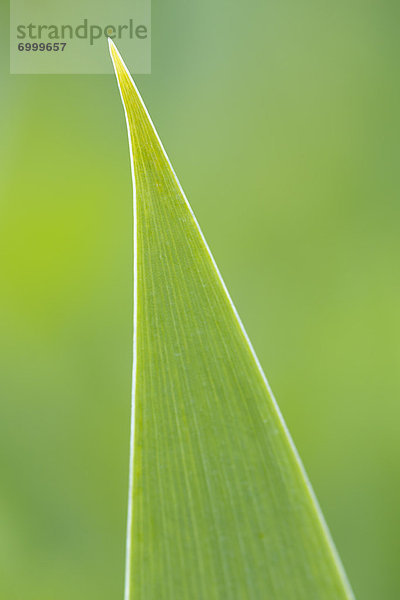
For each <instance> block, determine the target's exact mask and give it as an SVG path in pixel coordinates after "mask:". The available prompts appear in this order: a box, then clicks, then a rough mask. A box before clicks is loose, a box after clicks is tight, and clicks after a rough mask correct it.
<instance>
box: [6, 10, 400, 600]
mask: <svg viewBox="0 0 400 600" xmlns="http://www.w3.org/2000/svg"><path fill="white" fill-rule="evenodd" d="M102 1H103V2H104V0H102ZM1 11H2V12H1V20H0V22H1V44H2V52H1V70H2V71H1V93H0V110H1V132H0V135H1V138H0V139H1V146H0V175H1V180H0V193H1V204H0V330H1V336H0V597H1V598H4V599H7V600H21V599H22V598H23V599H24V600H54V599H57V600H67V599H68V600H71V599H72V598H73V599H74V600H81V599H82V600H83V599H84V600H90V599H96V600H103V599H104V600H106V599H108V600H109V599H111V598H121V597H122V591H123V574H124V543H125V521H126V501H127V474H128V444H129V442H128V437H129V412H130V369H131V360H132V356H131V354H132V351H131V345H132V344H131V338H132V305H131V298H132V250H131V248H132V217H131V212H132V211H131V176H130V171H129V156H128V143H127V135H126V131H125V120H124V116H123V111H122V107H121V103H120V98H119V94H118V90H117V86H116V83H115V81H114V79H113V77H112V76H61V75H60V76H10V75H9V74H8V70H9V64H8V60H9V52H8V36H9V31H8V18H9V16H8V6H7V3H6V2H4V0H2V3H1ZM399 25H400V4H399V3H398V2H393V1H390V0H383V1H379V2H378V1H377V0H375V1H373V0H362V1H361V0H358V1H357V0H338V1H336V2H321V1H317V0H283V1H281V2H271V1H270V0H249V1H248V2H246V3H243V2H238V1H236V2H228V1H227V0H212V1H211V0H203V1H202V2H186V1H184V0H170V1H169V2H162V1H161V0H153V6H152V38H153V44H152V55H153V64H152V75H151V76H141V77H137V83H138V85H139V87H140V90H141V91H142V94H143V97H144V99H145V101H146V102H147V105H148V108H149V110H150V112H151V114H152V116H153V119H154V121H155V123H156V125H157V127H158V129H159V133H160V135H161V138H162V139H163V141H164V143H165V146H166V148H167V151H168V153H169V155H170V158H171V160H172V162H173V164H174V166H175V169H176V171H177V173H178V176H179V177H180V179H181V182H182V184H183V187H184V189H185V190H186V192H187V195H188V197H189V200H190V201H191V204H192V206H193V208H194V210H195V212H196V215H197V217H198V219H199V221H200V224H201V226H202V229H203V231H204V233H205V235H206V237H207V239H208V241H209V244H210V246H211V248H212V250H213V253H214V255H215V257H216V260H217V262H218V264H219V266H220V269H221V271H222V274H223V276H224V278H225V280H226V283H227V285H228V287H229V289H230V291H231V293H232V296H233V299H234V301H235V303H236V305H237V307H238V309H239V312H240V314H241V316H242V318H243V321H244V324H245V326H246V328H247V330H248V332H249V335H250V337H251V339H252V341H253V343H254V346H255V348H256V351H257V353H258V355H259V358H260V360H261V363H262V364H263V366H264V368H265V371H266V373H267V376H268V378H269V380H270V383H271V385H272V388H273V390H274V392H275V394H276V396H277V399H278V401H279V404H280V406H281V408H282V411H283V414H284V416H285V418H286V421H287V423H288V426H289V428H290V430H291V432H292V434H293V437H294V440H295V442H296V444H297V446H298V449H299V451H300V454H301V456H302V457H303V460H304V463H305V466H306V468H307V471H308V473H309V475H310V478H311V481H312V483H313V485H314V488H315V490H316V493H317V495H318V497H319V500H320V503H321V505H322V508H323V511H324V513H325V515H326V518H327V521H328V524H329V526H330V529H331V531H332V534H333V537H334V539H335V541H336V544H337V547H338V549H339V552H340V554H341V556H342V558H343V562H344V565H345V567H346V570H347V572H348V575H349V578H350V580H351V582H352V585H353V588H354V590H355V593H356V595H357V597H358V598H359V599H361V598H362V599H364V600H376V599H377V598H379V599H381V598H382V599H383V598H384V599H386V600H396V599H398V598H399V597H400V573H399V566H398V561H399V556H400V542H399V540H400V516H399V506H400V481H399V459H400V444H399V419H400V404H399V391H400V376H399V362H400V327H399V318H398V314H399V300H400V277H399V256H400V235H399V233H400V223H399V216H400V215H399V213H400V170H399V154H400V152H399V151H400V148H399V144H400V141H399V140H400V116H399V107H400V69H399V61H400V36H399Z"/></svg>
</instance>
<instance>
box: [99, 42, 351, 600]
mask: <svg viewBox="0 0 400 600" xmlns="http://www.w3.org/2000/svg"><path fill="white" fill-rule="evenodd" d="M110 50H111V56H112V59H113V63H114V67H115V71H116V75H117V80H118V85H119V88H120V92H121V97H122V101H123V105H124V109H125V115H126V120H127V125H128V135H129V141H130V150H131V160H132V175H133V181H134V199H135V202H134V205H135V342H134V345H135V349H134V355H135V361H134V385H133V387H134V394H133V396H134V400H135V407H134V411H133V423H134V435H133V434H132V457H133V461H132V465H131V489H130V511H131V512H130V517H129V523H128V544H127V545H128V552H127V578H126V600H139V599H146V600H152V599H153V598H154V599H155V598H162V599H164V598H165V600H172V599H176V598H182V599H186V598H199V599H200V598H201V599H202V598H204V599H206V598H207V599H208V598H210V599H215V600H220V599H222V598H232V599H234V598H238V599H240V598H249V599H251V600H253V599H254V600H255V599H261V598H273V599H276V600H281V599H282V600H283V599H287V600H291V599H293V600H294V599H301V600H302V599H303V598H304V600H306V599H307V600H310V599H313V598H315V599H317V598H318V599H326V600H331V599H332V600H333V599H335V600H336V599H337V600H339V599H345V598H347V599H348V598H352V593H351V590H350V587H349V585H348V583H347V580H346V577H345V575H344V572H343V569H342V567H341V564H340V561H339V559H338V557H337V554H336V551H335V549H334V546H333V543H332V541H331V539H330V535H329V533H328V530H327V528H326V525H325V522H324V520H323V517H322V515H321V513H320V510H319V508H318V504H317V502H316V500H315V497H314V494H313V492H312V489H311V486H310V485H309V482H308V480H307V477H306V475H305V472H304V469H303V467H302V465H301V462H300V459H299V457H298V455H297V452H296V450H295V447H294V445H293V443H292V441H291V438H290V436H289V434H288V432H287V429H286V426H285V424H284V421H283V419H282V417H281V415H280V412H279V409H278V407H277V405H276V402H275V400H274V398H273V396H272V393H271V391H270V389H269V386H268V383H267V380H266V378H265V376H264V374H263V371H262V369H261V367H260V365H259V363H258V360H257V358H256V355H255V353H254V351H253V349H252V347H251V344H250V342H249V340H248V337H247V335H246V332H245V330H244V328H243V326H242V324H241V322H240V319H239V317H238V315H237V312H236V310H235V308H234V306H233V303H232V301H231V299H230V297H229V294H228V292H227V290H226V287H225V285H224V283H223V281H222V278H221V276H220V274H219V271H218V269H217V267H216V264H215V261H214V260H213V258H212V255H211V253H210V251H209V249H208V246H207V243H206V241H205V239H204V237H203V235H202V233H201V231H200V228H199V227H198V224H197V221H196V219H195V217H194V215H193V212H192V210H191V208H190V206H189V204H188V203H187V200H186V198H185V195H184V193H183V191H182V189H181V186H180V184H179V182H178V180H177V177H176V175H175V173H174V171H173V169H172V166H171V164H170V162H169V160H168V158H167V155H166V153H165V151H164V148H163V146H162V144H161V142H160V140H159V137H158V135H157V133H156V130H155V128H154V126H153V124H152V122H151V119H150V117H149V115H148V112H147V110H146V108H145V106H144V104H143V102H142V100H141V98H140V95H139V93H138V91H137V89H136V87H135V85H134V83H133V80H132V78H131V77H130V75H129V72H128V70H127V69H126V67H125V65H124V63H123V61H122V59H121V57H120V55H119V53H118V51H117V49H116V48H115V46H114V44H113V43H112V42H111V43H110Z"/></svg>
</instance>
